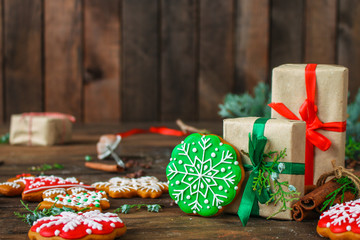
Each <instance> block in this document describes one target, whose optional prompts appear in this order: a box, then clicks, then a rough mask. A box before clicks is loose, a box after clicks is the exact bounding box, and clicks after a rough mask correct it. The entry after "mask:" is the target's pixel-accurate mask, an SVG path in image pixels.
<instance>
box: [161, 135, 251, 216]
mask: <svg viewBox="0 0 360 240" xmlns="http://www.w3.org/2000/svg"><path fill="white" fill-rule="evenodd" d="M166 172H167V178H168V180H169V193H170V196H171V197H172V198H173V199H174V200H175V202H176V203H177V204H178V205H179V207H180V208H181V209H182V210H183V211H184V212H186V213H193V214H199V215H202V216H212V215H214V214H216V213H217V212H218V211H219V209H221V208H222V207H223V206H225V205H227V204H229V203H231V202H232V200H233V199H234V197H235V195H236V191H237V189H238V184H239V182H240V181H241V179H242V178H243V175H244V174H243V170H242V169H241V168H240V166H239V162H238V161H237V154H236V151H235V150H234V148H233V147H232V146H230V145H228V144H224V143H222V142H221V141H220V138H219V137H217V136H215V135H200V134H198V133H196V134H192V135H190V136H188V137H187V138H186V139H185V140H184V142H182V143H181V144H179V145H178V146H176V147H175V149H174V151H173V153H172V157H171V159H170V163H169V165H168V167H167V170H166Z"/></svg>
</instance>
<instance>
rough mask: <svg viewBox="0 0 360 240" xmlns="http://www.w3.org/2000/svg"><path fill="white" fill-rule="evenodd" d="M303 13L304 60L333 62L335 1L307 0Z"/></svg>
mask: <svg viewBox="0 0 360 240" xmlns="http://www.w3.org/2000/svg"><path fill="white" fill-rule="evenodd" d="M305 14H306V15H305V21H306V24H305V62H306V63H332V64H334V63H335V61H336V59H335V57H336V18H337V1H336V0H318V1H312V0H307V1H306V6H305Z"/></svg>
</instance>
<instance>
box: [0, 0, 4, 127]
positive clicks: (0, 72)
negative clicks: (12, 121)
mask: <svg viewBox="0 0 360 240" xmlns="http://www.w3.org/2000/svg"><path fill="white" fill-rule="evenodd" d="M3 7H4V6H3V2H0V36H3V22H4V15H3ZM3 40H4V38H3V37H1V38H0V124H1V123H4V122H5V119H4V109H5V95H4V92H3V89H4V83H3V81H4V69H3V63H4V62H3V56H4V54H3V50H4V49H3Z"/></svg>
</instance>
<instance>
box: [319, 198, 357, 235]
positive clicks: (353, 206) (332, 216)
mask: <svg viewBox="0 0 360 240" xmlns="http://www.w3.org/2000/svg"><path fill="white" fill-rule="evenodd" d="M316 230H317V232H318V233H319V234H320V236H322V237H328V238H330V239H349V240H356V239H360V199H358V200H355V201H349V202H345V203H342V204H336V205H334V206H332V207H331V208H330V209H329V210H327V211H325V212H323V213H322V214H321V216H320V220H319V222H318V225H317V228H316Z"/></svg>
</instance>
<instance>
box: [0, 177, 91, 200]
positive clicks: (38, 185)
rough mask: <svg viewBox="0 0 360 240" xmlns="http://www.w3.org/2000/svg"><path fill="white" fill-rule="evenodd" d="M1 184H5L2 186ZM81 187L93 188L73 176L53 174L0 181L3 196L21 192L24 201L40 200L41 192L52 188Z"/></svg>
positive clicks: (0, 191) (0, 190)
mask: <svg viewBox="0 0 360 240" xmlns="http://www.w3.org/2000/svg"><path fill="white" fill-rule="evenodd" d="M2 186H7V187H6V188H5V187H2ZM70 187H83V188H86V189H90V190H94V188H93V187H92V186H89V185H84V184H83V183H82V182H80V181H79V180H77V179H76V178H74V177H69V178H65V179H64V178H61V177H55V176H39V177H34V176H23V175H20V176H17V177H16V178H12V179H9V180H8V181H7V182H4V183H0V193H1V194H3V195H5V196H17V195H20V194H22V199H23V200H25V201H32V202H40V201H41V200H42V193H43V192H44V191H45V190H48V189H52V188H70Z"/></svg>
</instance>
